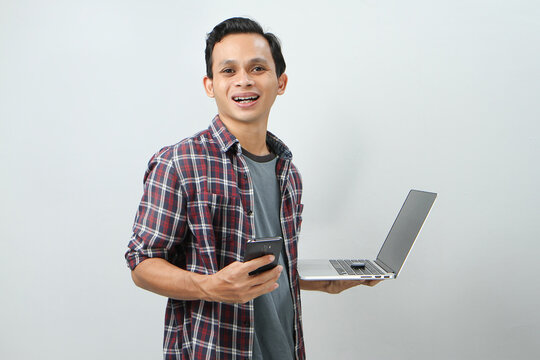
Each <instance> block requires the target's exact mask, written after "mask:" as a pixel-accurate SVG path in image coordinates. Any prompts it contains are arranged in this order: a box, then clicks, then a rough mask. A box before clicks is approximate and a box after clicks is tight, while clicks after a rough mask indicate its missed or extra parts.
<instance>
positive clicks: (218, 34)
mask: <svg viewBox="0 0 540 360" xmlns="http://www.w3.org/2000/svg"><path fill="white" fill-rule="evenodd" d="M230 34H259V35H261V36H263V37H264V38H265V39H266V41H268V45H269V46H270V52H271V53H272V59H273V60H274V64H275V67H276V75H277V77H280V76H281V74H283V73H284V72H285V59H284V58H283V54H282V53H281V45H280V43H279V40H278V38H277V37H276V36H275V35H274V34H272V33H265V32H264V31H263V29H262V27H261V25H259V24H258V23H257V22H256V21H253V20H251V19H246V18H241V17H235V18H230V19H227V20H225V21H223V22H221V23H219V24H218V25H216V26H215V27H214V29H213V30H212V31H211V32H210V33H209V34H208V36H207V37H206V49H205V51H204V55H205V59H206V76H208V77H209V78H210V79H212V78H213V77H214V73H213V71H212V65H213V57H212V54H213V52H214V46H215V45H216V43H218V42H220V41H221V40H223V38H224V37H225V36H227V35H230Z"/></svg>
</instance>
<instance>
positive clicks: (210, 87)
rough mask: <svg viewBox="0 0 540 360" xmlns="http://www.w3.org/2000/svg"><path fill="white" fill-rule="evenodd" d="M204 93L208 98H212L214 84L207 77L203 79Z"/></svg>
mask: <svg viewBox="0 0 540 360" xmlns="http://www.w3.org/2000/svg"><path fill="white" fill-rule="evenodd" d="M203 85H204V91H206V95H208V97H211V98H213V97H214V82H213V81H212V79H210V78H209V77H208V76H205V77H204V78H203Z"/></svg>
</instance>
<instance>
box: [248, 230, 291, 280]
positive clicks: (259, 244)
mask: <svg viewBox="0 0 540 360" xmlns="http://www.w3.org/2000/svg"><path fill="white" fill-rule="evenodd" d="M282 246H283V239H282V238H281V237H273V238H260V239H255V240H253V241H248V243H247V249H246V254H245V256H244V261H249V260H253V259H256V258H258V257H261V256H264V255H269V254H273V255H274V261H273V262H272V263H270V264H267V265H264V266H261V267H260V268H258V269H257V270H253V271H252V272H250V273H249V275H257V274H260V273H262V272H264V271H267V270H270V269H273V268H275V267H276V266H277V264H278V261H279V256H280V255H281V247H282Z"/></svg>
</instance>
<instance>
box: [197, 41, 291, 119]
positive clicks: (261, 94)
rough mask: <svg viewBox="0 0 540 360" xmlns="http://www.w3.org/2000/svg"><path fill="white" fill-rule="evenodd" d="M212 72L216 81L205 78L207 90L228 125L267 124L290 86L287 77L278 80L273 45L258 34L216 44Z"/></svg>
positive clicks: (282, 76) (283, 75) (283, 76)
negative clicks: (281, 96)
mask: <svg viewBox="0 0 540 360" xmlns="http://www.w3.org/2000/svg"><path fill="white" fill-rule="evenodd" d="M212 71H213V74H214V78H213V79H210V78H208V77H205V78H204V87H205V90H206V94H207V95H208V96H210V97H213V98H215V99H216V104H217V107H218V112H219V115H220V118H221V119H222V120H224V122H225V123H227V122H243V123H259V124H263V123H264V124H266V122H267V120H268V116H269V114H270V108H271V107H272V104H273V103H274V100H275V99H276V96H277V95H281V94H283V93H284V91H285V87H286V85H287V75H285V74H282V75H281V76H280V77H279V79H278V77H277V75H276V66H275V64H274V60H273V58H272V53H271V51H270V46H269V45H268V42H267V41H266V39H265V38H264V37H263V36H261V35H259V34H231V35H227V36H225V37H224V38H223V39H222V40H221V41H220V42H218V43H216V44H215V45H214V51H213V54H212Z"/></svg>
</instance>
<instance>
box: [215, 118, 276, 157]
mask: <svg viewBox="0 0 540 360" xmlns="http://www.w3.org/2000/svg"><path fill="white" fill-rule="evenodd" d="M220 119H221V121H223V123H224V124H225V126H226V127H227V130H229V132H230V133H231V134H233V135H234V136H235V137H236V138H237V139H238V141H239V142H240V145H242V148H244V149H246V150H247V151H249V152H250V153H252V154H253V155H257V156H264V155H268V154H269V153H270V151H269V150H268V147H267V146H266V128H267V124H268V120H266V121H264V122H245V121H237V120H236V121H235V120H231V119H227V118H224V117H221V116H220Z"/></svg>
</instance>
